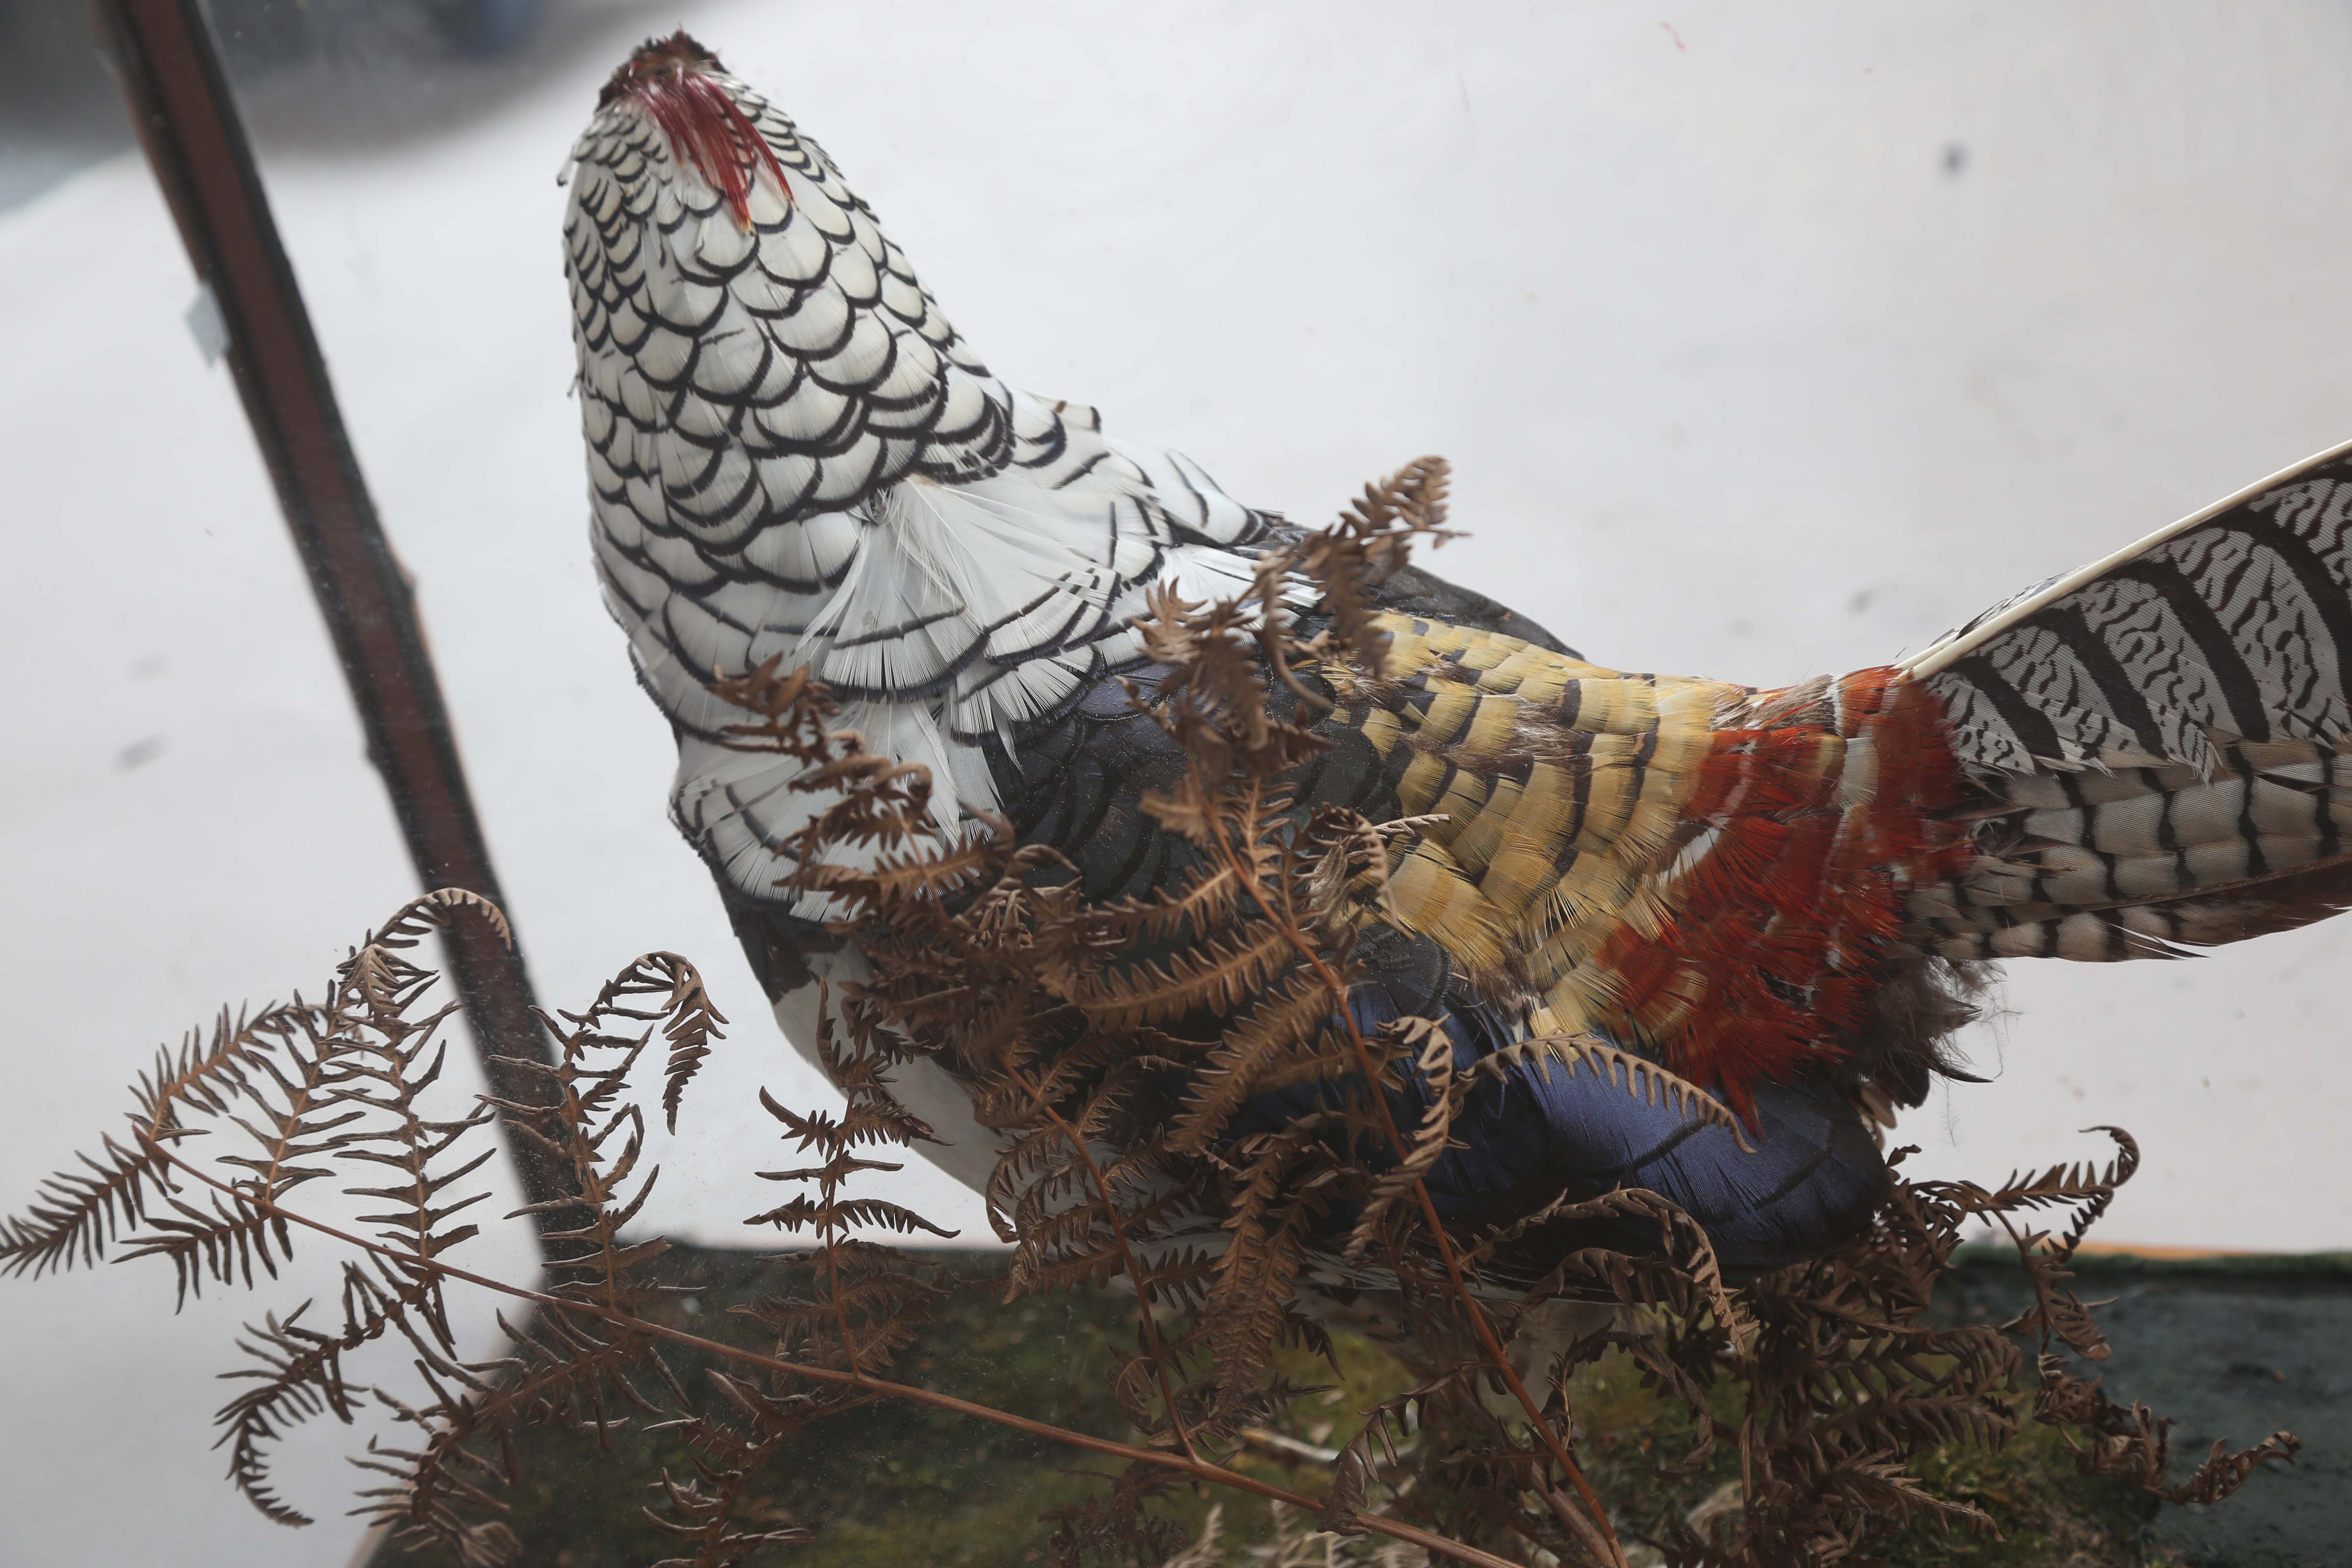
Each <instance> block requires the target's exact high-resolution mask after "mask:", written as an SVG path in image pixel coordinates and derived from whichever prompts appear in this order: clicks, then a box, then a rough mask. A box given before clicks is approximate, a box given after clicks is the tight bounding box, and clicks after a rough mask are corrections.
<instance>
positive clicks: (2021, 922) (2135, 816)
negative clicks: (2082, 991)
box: [1906, 446, 2352, 962]
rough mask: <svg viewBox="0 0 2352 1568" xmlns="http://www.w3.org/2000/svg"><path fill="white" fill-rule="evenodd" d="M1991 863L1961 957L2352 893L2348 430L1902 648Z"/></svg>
mask: <svg viewBox="0 0 2352 1568" xmlns="http://www.w3.org/2000/svg"><path fill="white" fill-rule="evenodd" d="M1908 669H1909V673H1910V674H1911V675H1912V677H1913V678H1914V679H1916V680H1917V681H1918V682H1919V684H1920V685H1921V686H1922V687H1924V688H1925V689H1927V691H1929V692H1931V693H1933V694H1934V696H1935V697H1936V698H1937V700H1939V701H1940V702H1941V703H1942V704H1943V707H1944V710H1945V713H1946V717H1947V730H1948V737H1949V743H1950V746H1951V749H1952V752H1953V754H1954V755H1955V756H1956V757H1957V758H1958V761H1959V763H1961V765H1962V766H1963V768H1964V769H1965V770H1966V772H1967V773H1968V776H1969V784H1970V786H1971V788H1972V791H1973V793H1974V795H1975V799H1974V800H1973V801H1971V802H1970V803H1969V808H1968V815H1969V816H1970V817H1971V818H1972V819H1973V822H1974V828H1973V834H1972V837H1973V840H1974V844H1975V847H1976V849H1977V855H1976V858H1975V859H1974V861H1973V863H1972V864H1971V865H1970V866H1969V868H1967V869H1966V870H1964V871H1963V872H1962V873H1961V874H1959V875H1958V876H1954V877H1949V878H1943V879H1925V880H1923V881H1922V882H1921V884H1920V885H1919V886H1917V887H1916V888H1915V889H1914V890H1913V892H1912V894H1911V897H1910V900H1909V903H1908V908H1907V911H1906V912H1907V916H1908V920H1909V923H1910V927H1911V935H1912V937H1913V940H1915V941H1916V942H1917V943H1918V944H1919V945H1920V946H1922V947H1924V948H1926V949H1927V950H1929V951H1932V952H1937V953H1940V954H1943V955H1945V956H1947V957H1951V958H2009V957H2059V958H2072V959H2082V960H2090V961H2095V962H2104V961H2111V960H2116V959H2126V958H2158V957H2173V956H2178V955H2179V954H2180V952H2182V951H2183V949H2184V947H2195V946H2210V945H2213V944H2215V943H2220V942H2235V941H2238V940H2239V939H2241V938H2243V937H2248V936H2254V935H2259V934H2262V933H2263V932H2266V931H2281V930H2285V929H2288V928H2290V927H2294V926H2298V925H2303V924H2305V923H2308V922H2309V921H2315V920H2321V919H2324V918H2326V916H2328V915H2332V914H2335V913H2336V912H2338V911H2339V910H2343V909H2345V908H2347V906H2352V446H2347V447H2336V448H2334V449H2333V450H2330V451H2327V452H2324V453H2321V454H2320V455H2319V456H2318V457H2316V458H2311V459H2310V460H2309V461H2307V462H2305V463H2302V464H2299V465H2297V466H2296V467H2295V468H2291V469H2288V470H2286V471H2285V472H2284V473H2281V474H2277V475H2274V476H2273V477H2272V478H2271V479H2265V480H2263V482H2262V483H2261V484H2259V485H2256V486H2253V487H2252V488H2250V489H2247V490H2245V491H2242V492H2241V493H2240V494H2238V495H2236V496H2232V497H2231V498H2229V499H2228V500H2224V501H2221V502H2219V503H2217V504H2216V505H2214V506H2212V507H2209V508H2207V509H2206V510H2204V511H2201V512H2200V513H2197V514H2196V515H2194V516H2192V517H2189V518H2188V519H2185V520H2183V521H2181V522H2179V523H2176V524H2174V525H2173V526H2172V527H2170V528H2168V529H2166V530H2164V531H2161V532H2159V533H2157V534H2155V535H2152V536H2151V537H2149V538H2147V539H2145V540H2142V541H2140V542H2138V543H2137V544H2135V545H2133V546H2131V547H2130V548H2129V549H2127V550H2125V551H2123V552H2119V553H2118V554H2116V555H2115V556H2112V557H2110V558H2108V559H2107V560H2105V561H2103V562H2099V563H2094V564H2093V565H2092V566H2089V567H2086V568H2084V570H2083V571H2081V572H2077V573H2074V574H2070V575H2068V576H2065V577H2063V578H2059V579H2056V580H2054V581H2053V582H2052V583H2049V584H2043V585H2042V586H2041V587H2039V588H2037V589H2033V590H2029V591H2028V592H2027V593H2026V594H2024V595H2019V596H2018V598H2017V599H2016V600H2014V601H2012V602H2011V603H2010V604H2008V605H2002V606H2000V607H1997V608H1996V609H1995V610H1992V611H1990V612H1988V613H1987V614H1986V615H1984V616H1979V617H1978V619H1977V620H1976V621H1973V622H1970V623H1969V625H1968V626H1962V627H1960V628H1958V630H1956V631H1954V632H1952V633H1950V634H1948V636H1946V637H1943V638H1941V639H1939V640H1938V641H1937V643H1936V644H1935V645H1933V646H1932V647H1929V648H1927V650H1926V651H1925V652H1923V653H1922V654H1920V655H1919V656H1918V657H1917V658H1915V659H1913V660H1912V661H1910V664H1909V666H1908Z"/></svg>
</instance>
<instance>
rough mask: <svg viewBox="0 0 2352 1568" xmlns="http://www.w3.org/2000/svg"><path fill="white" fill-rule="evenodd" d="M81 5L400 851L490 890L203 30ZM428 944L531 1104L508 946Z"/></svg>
mask: <svg viewBox="0 0 2352 1568" xmlns="http://www.w3.org/2000/svg"><path fill="white" fill-rule="evenodd" d="M93 5H94V8H95V10H96V13H97V17H98V23H99V29H100V36H101V37H103V38H104V39H105V40H106V41H107V43H108V44H109V45H110V47H111V49H112V52H113V56H114V62H115V67H116V69H117V71H118V73H119V75H120V77H121V82H122V89H123V92H124V94H125V96H126V97H128V98H129V100H130V102H131V118H132V120H133V121H135V122H136V123H137V125H138V127H139V136H140V140H141V141H142V142H144V143H145V145H146V149H147V157H148V161H149V162H150V163H152V165H153V166H154V170H155V177H156V179H157V181H158V182H160V183H161V184H162V185H163V195H164V196H165V198H166V199H167V200H168V201H169V202H170V204H171V207H172V215H173V217H174V218H176V219H177V220H178V222H179V226H180V236H181V238H182V239H183V240H184V241H185V242H186V245H187V247H188V257H189V259H190V260H192V261H193V262H194V264H195V269H196V276H197V278H198V279H201V280H202V282H203V283H204V285H205V287H206V288H207V289H210V290H211V291H212V295H213V298H214V300H215V302H216V303H217V304H218V306H219V308H220V314H221V320H222V321H223V322H224V323H225V324H226V327H227V331H228V348H227V358H228V363H229V368H230V370H231V372H232V373H233V374H235V376H236V389H237V393H238V395H240V396H241V397H242V398H243V399H244V400H245V412H246V416H247V418H248V419H250V420H251V421H252V424H253V434H254V438H255V439H256V440H257V442H259V443H260V447H261V455H262V458H263V460H264V461H265V462H266V463H267V464H268V468H269V476H270V479H272V480H273V481H274V482H275V483H276V485H277V487H278V503H279V504H280V505H281V506H282V507H283V508H284V509H285V512H286V522H287V526H288V527H289V529H291V530H292V531H293V534H294V545H295V548H296V549H297V550H298V551H299V552H300V553H301V556H302V564H303V566H304V567H305V568H306V569H307V570H308V571H309V573H310V587H311V589H312V591H313V592H314V593H316V594H317V595H318V599H319V608H320V612H321V613H322V614H324V615H325V616H326V617H327V628H328V630H329V632H330V633H331V634H332V636H333V637H334V643H335V652H336V655H337V656H338V657H339V658H341V661H342V666H343V673H344V675H345V676H346V677H348V678H349V679H350V681H351V686H352V701H353V702H355V703H356V704H358V707H359V711H360V720H361V722H362V725H363V726H364V728H365V730H366V732H367V746H368V755H369V758H370V759H371V760H372V761H373V763H375V766H376V770H377V771H378V772H379V773H382V774H383V782H384V787H385V788H386V789H387V790H389V791H390V792H391V795H392V807H393V811H394V815H395V816H398V817H399V819H400V831H401V834H402V836H403V837H404V838H405V839H406V840H407V843H408V853H409V858H411V859H412V860H414V861H415V865H416V873H417V875H418V877H419V878H421V879H423V881H424V883H425V886H426V887H427V888H464V889H468V890H470V891H473V892H477V893H479V894H481V895H482V896H484V897H485V898H488V899H492V900H497V899H498V898H499V883H498V878H497V876H496V875H495V874H494V873H493V872H492V870H491V868H490V857H489V850H488V846H487V845H486V844H485V842H484V841H483V838H482V828H481V823H480V822H479V820H478V818H477V817H476V816H475V815H474V803H473V797H472V795H469V794H468V793H467V788H466V773H465V769H464V767H463V765H462V764H461V763H459V761H458V757H457V742H456V740H455V738H454V737H453V736H452V735H451V733H450V730H449V714H448V710H447V708H446V706H445V705H444V703H443V702H442V700H441V687H440V682H439V681H438V680H437V679H436V678H435V676H434V673H433V662H432V659H431V658H430V657H429V656H428V655H427V654H426V652H425V640H424V637H423V636H422V634H421V633H420V631H419V629H418V626H417V620H416V606H415V599H414V596H413V595H411V593H410V591H409V586H408V581H407V578H406V576H405V574H404V573H403V572H402V571H401V568H400V563H399V562H398V561H397V560H396V559H395V558H394V555H393V552H392V546H391V544H390V543H389V542H387V541H386V540H385V538H384V533H383V525H382V524H381V522H379V521H378V520H377V518H376V513H375V506H374V503H373V501H371V500H369V498H368V493H367V485H366V483H365V481H364V480H363V479H362V478H361V477H360V468H359V461H358V459H357V458H356V457H355V456H354V455H353V453H352V443H351V437H350V435H349V434H348V432H347V431H346V430H345V429H344V426H343V420H342V414H341V409H340V408H339V407H338V405H337V404H336V401H335V392H334V387H333V386H332V385H331V384H330V383H329V381H328V379H327V367H326V362H325V360H324V359H323V358H322V357H321V356H320V353H319V342H318V339H317V337H316V336H315V335H313V333H312V332H311V330H310V314H309V312H308V311H307V310H305V309H304V308H303V304H302V296H301V292H300V290H299V289H298V288H297V286H296V284H295V281H294V269H293V268H292V266H291V265H289V262H288V260H287V258H286V249H285V247H284V246H283V245H281V244H280V243H279V241H278V226H277V224H276V222H275V221H274V220H273V219H272V218H271V216H270V213H269V204H268V198H267V197H266V196H265V195H263V192H262V188H261V176H260V174H259V172H258V171H257V169H256V167H255V165H254V161H253V151H252V148H251V146H250V145H249V144H248V143H247V140H246V135H245V127H244V123H243V121H241V120H240V119H239V117H238V115H237V111H236V102H235V100H233V99H232V98H231V96H230V93H229V88H228V80H227V78H226V74H225V73H224V72H223V71H222V69H221V62H220V54H219V51H218V49H217V48H216V47H215V40H214V38H213V35H212V31H211V28H210V26H208V25H207V24H206V22H205V17H204V15H203V12H202V10H201V9H200V8H199V6H198V5H197V3H196V0H93ZM442 941H443V944H444V949H445V951H446V954H447V959H448V964H449V970H450V975H451V978H452V980H453V981H454V982H455V984H456V985H457V994H458V996H459V998H460V999H461V1000H462V1001H463V1002H464V1003H465V1006H466V1013H467V1017H468V1018H469V1019H470V1020H471V1021H472V1023H473V1026H474V1037H475V1041H476V1044H477V1046H478V1047H479V1048H480V1052H481V1057H482V1067H483V1072H484V1074H485V1076H486V1077H488V1079H489V1082H490V1088H491V1091H492V1092H493V1093H495V1094H497V1095H498V1096H499V1097H500V1098H502V1099H506V1100H516V1101H519V1102H522V1103H538V1102H541V1101H542V1100H544V1098H545V1095H546V1092H547V1089H546V1086H545V1085H544V1084H543V1083H542V1082H541V1080H539V1079H537V1077H536V1076H535V1075H533V1074H531V1073H530V1072H528V1071H526V1070H522V1069H519V1068H514V1067H511V1066H507V1065H503V1064H501V1063H500V1062H499V1060H498V1059H497V1058H499V1057H520V1058H535V1059H538V1060H541V1061H551V1060H552V1053H551V1048H550V1046H549V1044H548V1042H547V1040H546V1038H545V1036H544V1034H543V1033H542V1031H541V1028H540V1026H539V1023H538V1021H537V1020H536V1019H535V1018H534V1017H533V1016H531V1006H532V996H531V987H530V975H529V974H528V973H526V972H525V970H524V968H523V963H522V955H521V953H520V950H514V949H509V948H506V947H504V946H502V945H500V944H499V942H498V940H497V939H496V938H495V937H493V936H492V935H490V934H489V933H488V932H487V931H483V930H482V929H481V927H480V926H479V924H478V923H477V922H471V921H462V922H458V923H457V924H456V925H455V926H454V927H452V928H451V929H450V930H449V931H447V932H446V934H445V935H444V936H443V938H442ZM508 1147H509V1152H511V1153H512V1154H513V1156H514V1158H515V1161H516V1163H517V1164H518V1165H519V1166H520V1171H521V1174H522V1179H523V1185H524V1188H525V1190H526V1191H527V1192H528V1193H529V1194H530V1198H531V1200H532V1201H533V1202H534V1203H539V1202H545V1201H547V1200H549V1199H551V1198H556V1197H560V1196H562V1195H563V1192H564V1188H563V1186H562V1184H560V1183H559V1181H558V1173H557V1172H556V1170H555V1169H554V1167H553V1165H552V1164H551V1163H550V1162H549V1161H548V1160H547V1158H546V1156H545V1155H544V1154H543V1153H541V1152H540V1151H539V1150H538V1149H537V1148H536V1146H535V1145H533V1144H532V1143H531V1142H530V1140H528V1139H518V1138H515V1137H513V1136H511V1135H510V1136H509V1139H508ZM542 1217H543V1218H544V1217H545V1216H542Z"/></svg>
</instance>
